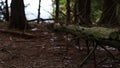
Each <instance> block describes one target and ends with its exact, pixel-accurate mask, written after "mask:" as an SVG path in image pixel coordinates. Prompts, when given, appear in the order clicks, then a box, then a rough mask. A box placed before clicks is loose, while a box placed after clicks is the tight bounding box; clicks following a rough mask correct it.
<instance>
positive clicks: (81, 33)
mask: <svg viewBox="0 0 120 68" xmlns="http://www.w3.org/2000/svg"><path fill="white" fill-rule="evenodd" d="M54 30H56V31H63V32H67V33H70V34H72V35H76V36H77V37H79V38H83V39H87V40H95V41H97V42H98V44H99V45H107V46H110V47H114V48H117V49H120V33H119V30H118V29H111V28H104V27H90V28H89V27H82V26H77V25H68V26H60V25H54Z"/></svg>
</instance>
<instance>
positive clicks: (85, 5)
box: [77, 0, 92, 25]
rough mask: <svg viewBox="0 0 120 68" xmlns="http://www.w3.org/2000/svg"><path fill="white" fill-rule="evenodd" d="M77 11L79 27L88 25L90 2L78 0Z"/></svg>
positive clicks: (88, 0) (89, 22)
mask: <svg viewBox="0 0 120 68" xmlns="http://www.w3.org/2000/svg"><path fill="white" fill-rule="evenodd" d="M78 7H79V8H77V9H78V10H79V13H78V16H79V19H80V23H79V24H80V25H90V24H92V23H91V20H90V13H91V0H79V1H78Z"/></svg>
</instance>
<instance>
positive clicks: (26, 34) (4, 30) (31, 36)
mask: <svg viewBox="0 0 120 68" xmlns="http://www.w3.org/2000/svg"><path fill="white" fill-rule="evenodd" d="M0 32H2V33H9V34H13V35H15V36H20V37H23V38H34V37H35V36H34V35H33V34H30V33H26V32H21V31H16V30H6V29H0Z"/></svg>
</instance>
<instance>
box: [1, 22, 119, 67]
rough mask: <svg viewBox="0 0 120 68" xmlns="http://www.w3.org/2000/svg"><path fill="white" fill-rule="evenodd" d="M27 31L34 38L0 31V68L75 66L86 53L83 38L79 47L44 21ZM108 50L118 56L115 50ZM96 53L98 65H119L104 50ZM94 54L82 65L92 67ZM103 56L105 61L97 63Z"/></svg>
mask: <svg viewBox="0 0 120 68" xmlns="http://www.w3.org/2000/svg"><path fill="white" fill-rule="evenodd" d="M6 27H7V26H6V24H5V23H0V29H7V28H6ZM36 29H37V30H36ZM26 32H28V33H30V34H33V35H35V36H37V37H35V38H29V39H28V38H24V37H22V36H18V35H14V34H11V33H4V32H0V68H78V65H79V64H80V62H81V61H82V60H83V59H84V58H85V57H86V55H87V48H86V45H85V41H84V40H83V39H81V40H80V45H81V46H80V50H79V46H78V45H76V43H75V41H74V40H73V39H74V37H73V36H72V35H70V34H66V33H61V32H53V31H50V30H48V29H47V28H46V25H45V24H40V25H37V26H36V28H35V31H34V30H28V31H26ZM68 46H69V47H68ZM107 49H108V50H109V51H110V52H111V53H113V55H114V56H115V57H118V58H120V52H119V51H118V50H117V49H114V48H111V47H107ZM95 54H96V62H97V63H96V64H97V68H120V61H118V60H113V59H111V58H110V57H109V56H108V53H107V52H106V51H105V50H104V49H102V48H100V47H98V48H97V50H96V51H95ZM93 57H94V56H93V55H92V56H91V57H90V58H89V59H88V60H87V61H86V62H85V63H84V65H83V67H81V68H95V63H94V60H93V59H94V58H93ZM104 59H106V60H105V61H104V62H101V63H99V62H100V61H102V60H104Z"/></svg>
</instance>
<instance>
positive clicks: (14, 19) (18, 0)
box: [9, 0, 30, 30]
mask: <svg viewBox="0 0 120 68" xmlns="http://www.w3.org/2000/svg"><path fill="white" fill-rule="evenodd" d="M9 28H12V29H19V30H24V29H29V28H30V26H29V25H28V23H27V21H26V17H25V11H24V2H23V0H12V2H11V17H10V24H9Z"/></svg>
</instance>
